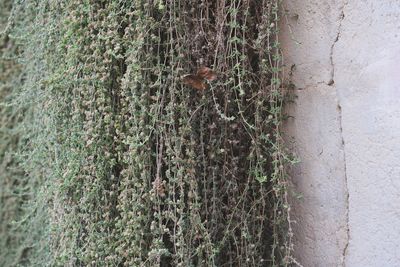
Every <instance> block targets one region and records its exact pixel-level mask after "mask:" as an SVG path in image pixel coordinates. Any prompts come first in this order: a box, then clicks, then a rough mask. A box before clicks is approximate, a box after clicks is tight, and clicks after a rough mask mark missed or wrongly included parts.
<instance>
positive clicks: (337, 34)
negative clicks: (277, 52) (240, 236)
mask: <svg viewBox="0 0 400 267" xmlns="http://www.w3.org/2000/svg"><path fill="white" fill-rule="evenodd" d="M283 5H284V9H285V10H286V11H287V15H286V18H284V19H283V23H282V25H281V26H282V34H281V43H282V45H283V54H284V58H285V65H286V69H287V70H288V72H289V70H290V68H291V66H292V65H293V64H295V67H294V68H293V74H292V77H291V79H292V81H293V83H294V85H295V86H296V88H297V89H296V90H295V93H296V95H297V96H298V98H297V100H296V103H295V104H292V105H290V106H289V107H288V111H289V112H290V113H291V115H292V116H294V119H291V120H289V121H288V123H287V124H286V131H287V133H288V135H287V139H288V140H289V141H291V140H293V145H294V151H295V152H296V153H297V155H298V156H299V158H300V160H301V161H302V162H301V163H300V164H299V165H297V166H296V167H294V168H293V170H292V181H293V185H294V188H295V190H296V191H297V192H299V193H301V194H302V195H303V199H302V200H300V201H293V206H294V208H293V210H294V214H293V216H294V217H295V220H296V223H295V224H294V231H295V237H296V244H295V245H296V249H295V256H296V257H297V259H298V260H299V261H300V262H301V263H302V264H303V265H304V266H323V267H325V266H348V267H349V266H351V267H358V266H360V267H366V266H368V267H369V266H377V267H384V266H389V267H390V266H400V160H399V159H400V1H398V0H391V1H390V0H382V1H375V0H358V1H343V0H341V1H339V0H330V1H329V0H284V3H283Z"/></svg>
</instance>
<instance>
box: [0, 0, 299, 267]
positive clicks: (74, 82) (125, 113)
mask: <svg viewBox="0 0 400 267" xmlns="http://www.w3.org/2000/svg"><path fill="white" fill-rule="evenodd" d="M2 5H4V6H5V8H4V9H3V8H2V9H1V10H2V11H1V12H5V13H4V14H2V15H4V16H7V17H8V20H5V19H3V17H4V16H2V17H1V18H2V20H1V21H0V25H1V27H2V28H1V29H2V32H3V34H2V35H1V38H2V39H0V47H2V48H1V50H0V51H1V56H2V58H1V59H0V68H1V69H5V70H10V71H5V72H4V71H3V73H4V74H2V76H1V77H0V82H1V87H0V88H1V91H0V101H1V103H2V104H1V106H0V112H1V114H2V115H4V116H2V121H1V124H0V127H1V131H2V133H3V135H2V136H1V137H0V144H1V146H0V161H1V162H2V163H1V164H2V165H1V168H2V170H4V171H5V172H2V173H4V175H3V174H1V175H0V184H1V185H2V186H3V185H4V187H2V189H1V195H0V201H1V203H0V204H1V207H2V209H1V210H0V215H1V216H2V218H4V219H5V220H4V221H5V223H3V222H1V223H0V227H1V228H0V234H1V235H2V236H5V237H6V239H5V240H6V241H5V242H3V241H2V243H0V245H1V247H0V251H1V252H0V253H1V254H0V256H1V258H2V259H4V261H2V260H0V263H2V264H1V265H2V266H14V265H23V266H289V265H290V264H291V263H292V262H293V259H292V256H291V251H292V249H293V248H292V242H291V237H292V232H291V227H290V218H289V217H288V216H289V210H290V207H289V204H288V183H287V176H286V173H285V166H286V165H287V164H288V163H290V162H291V160H290V157H289V156H288V155H286V152H285V149H284V146H283V140H282V137H281V124H282V121H283V99H284V93H283V86H282V82H281V64H282V63H281V53H280V44H279V39H278V34H279V28H278V25H279V19H280V17H279V0H262V1H254V0H231V1H225V0H218V1H212V0H202V1H197V0H188V1H181V0H157V1H145V0H130V1H117V0H115V1H93V0H71V1H45V0H42V1H39V0H27V1H24V2H23V3H22V2H19V1H14V2H11V1H4V4H2ZM3 10H5V11H3ZM10 57H11V59H10ZM200 66H209V67H210V68H212V69H213V70H214V71H215V72H217V74H218V79H217V80H216V81H212V82H211V83H210V86H209V89H206V90H204V91H197V90H195V89H193V88H191V87H190V86H186V85H184V84H183V83H182V80H181V77H182V75H184V74H187V73H195V72H196V69H197V68H198V67H200ZM7 151H8V152H9V151H15V152H16V154H15V155H14V156H12V159H10V156H9V154H7V153H8V152H7ZM10 166H11V167H10ZM3 188H5V189H3ZM10 194H11V195H12V197H10ZM4 207H8V208H9V210H11V212H9V211H8V210H6V209H4ZM2 221H3V220H2ZM12 221H14V222H13V223H12ZM9 231H10V233H9V234H8V233H7V232H9ZM11 259H12V260H11Z"/></svg>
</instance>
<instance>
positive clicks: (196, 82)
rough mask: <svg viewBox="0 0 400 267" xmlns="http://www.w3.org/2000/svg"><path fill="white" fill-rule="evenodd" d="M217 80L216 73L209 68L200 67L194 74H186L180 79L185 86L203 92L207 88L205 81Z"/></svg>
mask: <svg viewBox="0 0 400 267" xmlns="http://www.w3.org/2000/svg"><path fill="white" fill-rule="evenodd" d="M215 79H217V73H216V72H215V71H213V70H212V69H210V68H207V67H204V66H203V67H200V68H199V69H198V70H197V73H196V74H186V75H185V76H183V77H182V81H183V83H184V84H186V85H190V86H191V87H193V88H194V89H197V90H204V89H207V88H208V84H207V83H206V80H207V81H214V80H215Z"/></svg>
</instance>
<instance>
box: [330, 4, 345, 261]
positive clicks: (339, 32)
mask: <svg viewBox="0 0 400 267" xmlns="http://www.w3.org/2000/svg"><path fill="white" fill-rule="evenodd" d="M347 4H348V0H347V1H343V5H342V7H341V12H340V17H339V23H338V26H337V31H336V37H335V39H334V41H333V43H332V46H331V51H330V64H331V78H330V80H329V82H328V85H329V86H333V85H334V84H335V64H334V50H335V45H336V43H337V42H338V41H339V39H340V34H341V30H342V22H343V20H344V17H345V14H344V9H345V7H346V5H347ZM335 89H336V96H337V105H338V113H339V114H338V116H339V128H340V136H341V141H342V149H343V164H344V166H343V167H344V183H345V194H346V214H345V216H346V228H345V229H346V241H345V245H344V247H343V251H342V266H343V267H344V266H346V256H347V252H348V247H349V242H350V226H349V208H350V194H349V188H348V180H347V162H346V149H345V142H344V136H343V126H342V106H341V104H340V102H341V101H340V97H339V92H338V89H337V88H335Z"/></svg>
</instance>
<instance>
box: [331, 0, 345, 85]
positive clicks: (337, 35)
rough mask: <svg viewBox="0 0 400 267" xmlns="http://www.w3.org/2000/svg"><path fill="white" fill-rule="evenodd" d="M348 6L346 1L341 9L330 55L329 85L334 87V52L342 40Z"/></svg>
mask: <svg viewBox="0 0 400 267" xmlns="http://www.w3.org/2000/svg"><path fill="white" fill-rule="evenodd" d="M347 4H348V2H347V1H344V2H343V5H342V7H341V11H340V16H339V24H338V27H337V31H336V37H335V40H334V41H333V43H332V45H331V51H330V55H329V59H330V64H331V78H330V79H329V82H328V83H327V84H328V85H329V86H332V85H333V84H334V83H335V64H334V62H333V51H334V49H335V45H336V43H337V42H338V41H339V38H340V32H341V30H342V22H343V20H344V9H345V7H346V5H347Z"/></svg>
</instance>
